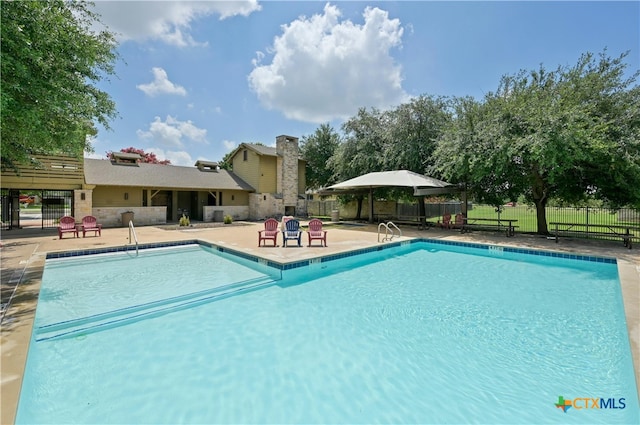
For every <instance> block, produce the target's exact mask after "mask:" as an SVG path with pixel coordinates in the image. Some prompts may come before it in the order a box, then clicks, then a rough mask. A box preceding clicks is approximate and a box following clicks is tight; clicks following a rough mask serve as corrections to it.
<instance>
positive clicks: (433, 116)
mask: <svg viewBox="0 0 640 425" xmlns="http://www.w3.org/2000/svg"><path fill="white" fill-rule="evenodd" d="M448 107H449V106H448V101H447V100H446V99H445V98H442V97H432V96H426V95H422V96H419V97H417V98H414V99H412V100H411V101H410V102H409V103H405V104H402V105H400V106H399V107H397V108H396V109H394V110H390V111H388V112H386V115H387V118H386V120H385V121H386V123H387V126H388V132H387V136H386V138H387V141H386V143H385V144H386V148H385V150H384V169H385V170H409V171H413V172H415V173H420V174H425V173H426V172H427V170H429V169H430V168H431V166H432V165H433V159H432V155H433V151H434V150H435V149H436V146H437V145H438V140H439V139H440V137H441V135H442V132H443V131H444V128H445V127H446V126H447V125H448V123H449V122H450V121H451V114H450V113H449V111H448Z"/></svg>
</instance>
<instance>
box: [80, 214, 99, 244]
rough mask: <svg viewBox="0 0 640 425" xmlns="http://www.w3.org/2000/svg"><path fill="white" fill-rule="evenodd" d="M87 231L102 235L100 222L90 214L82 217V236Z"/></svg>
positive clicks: (85, 234)
mask: <svg viewBox="0 0 640 425" xmlns="http://www.w3.org/2000/svg"><path fill="white" fill-rule="evenodd" d="M87 232H93V235H94V236H102V224H98V220H96V218H95V217H94V216H92V215H87V216H85V217H83V218H82V237H83V238H84V237H85V236H87Z"/></svg>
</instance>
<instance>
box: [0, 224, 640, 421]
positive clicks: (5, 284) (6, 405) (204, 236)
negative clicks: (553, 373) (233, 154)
mask: <svg viewBox="0 0 640 425" xmlns="http://www.w3.org/2000/svg"><path fill="white" fill-rule="evenodd" d="M302 224H303V225H305V224H306V222H302ZM208 225H209V226H213V225H214V224H213V223H210V224H208ZM263 227H264V226H263V225H262V223H249V222H236V223H233V224H231V225H223V224H217V223H216V224H215V227H190V228H179V227H177V226H162V227H154V226H147V227H139V228H136V234H137V238H138V241H139V242H140V243H141V244H142V243H153V242H168V241H182V240H190V239H199V240H202V241H206V242H210V243H213V244H216V245H220V246H226V247H229V248H234V249H236V250H241V251H244V252H247V253H250V254H253V255H256V256H259V257H262V258H265V259H268V260H272V261H276V262H280V263H288V262H291V261H297V260H301V259H307V258H316V257H320V256H324V255H330V254H335V253H340V252H346V251H351V250H354V249H359V248H366V247H370V246H375V245H378V241H377V238H378V235H377V226H374V225H363V224H356V223H353V224H352V225H349V224H346V223H343V224H340V225H330V226H328V227H327V230H328V232H329V233H328V238H327V242H328V247H326V248H325V247H320V246H313V247H307V246H306V245H307V243H306V234H303V239H302V241H303V247H296V246H288V247H286V248H285V247H282V238H281V237H279V239H278V240H279V242H280V244H279V245H280V246H277V247H260V248H259V247H258V246H257V242H258V238H257V235H258V230H260V229H262V228H263ZM401 227H402V230H403V234H404V235H403V239H405V240H407V239H410V238H415V237H424V238H431V239H445V240H455V241H466V242H477V243H487V244H492V245H502V246H514V247H520V248H530V249H542V250H550V251H562V252H570V253H579V254H586V255H593V256H606V257H615V258H617V259H618V270H619V274H620V279H621V286H622V292H623V297H624V304H625V314H626V316H627V326H628V330H629V335H630V339H631V345H632V354H633V360H634V364H635V374H636V384H640V373H639V371H640V249H635V250H628V249H626V248H625V247H623V246H622V243H621V242H620V243H617V242H604V241H602V242H596V241H593V242H592V241H577V240H571V239H562V240H561V241H560V243H558V244H556V243H555V242H554V241H553V240H548V239H546V238H544V237H539V236H528V235H516V236H515V237H513V238H506V237H505V236H504V235H503V234H495V233H484V232H474V233H471V234H465V235H461V234H460V233H459V232H457V231H453V230H438V229H430V230H416V229H415V228H412V227H406V226H401ZM80 236H82V234H80ZM400 240H402V239H400ZM1 243H2V248H1V249H0V254H1V256H2V303H3V312H4V320H3V322H2V329H1V334H0V351H1V353H0V354H1V358H0V360H1V362H2V363H1V364H2V381H1V387H0V391H1V393H2V404H1V411H0V423H2V424H11V423H13V422H14V418H15V412H16V407H17V401H18V396H19V392H20V385H21V381H22V373H23V370H24V366H25V360H26V353H27V349H28V344H29V340H30V336H31V329H32V325H33V316H34V313H35V307H36V303H37V298H38V292H39V288H40V282H41V278H42V272H43V269H44V263H45V257H46V254H47V253H48V252H60V251H73V250H81V249H95V248H103V247H111V246H123V245H126V244H128V243H129V229H128V228H107V229H103V231H102V236H101V237H93V236H87V237H86V238H82V237H80V238H73V237H71V236H70V235H68V234H66V235H64V238H63V239H62V240H60V239H59V238H58V235H57V232H56V231H55V229H54V230H41V229H38V228H25V229H20V230H12V231H5V232H3V233H2V242H1ZM316 243H317V242H316ZM9 301H10V302H9ZM7 304H8V308H6V311H4V308H5V307H7ZM638 392H639V393H640V390H639V391H638Z"/></svg>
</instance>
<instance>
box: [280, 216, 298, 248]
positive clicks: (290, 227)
mask: <svg viewBox="0 0 640 425" xmlns="http://www.w3.org/2000/svg"><path fill="white" fill-rule="evenodd" d="M284 225H285V229H284V230H283V231H282V239H283V242H282V245H283V246H287V241H288V240H291V239H293V240H297V241H298V246H302V245H301V244H300V238H301V237H302V231H301V230H300V222H299V221H298V220H295V219H291V220H287V222H286V223H285V224H284Z"/></svg>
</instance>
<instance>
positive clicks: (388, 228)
mask: <svg viewBox="0 0 640 425" xmlns="http://www.w3.org/2000/svg"><path fill="white" fill-rule="evenodd" d="M382 227H384V238H382V241H381V240H380V233H381V232H380V228H382ZM394 229H395V230H397V231H398V235H396V233H395V230H394ZM396 236H399V237H402V230H400V228H399V227H398V226H396V225H395V224H394V223H393V221H388V222H386V223H380V224H378V242H387V241H390V240H392V239H393V238H394V237H396Z"/></svg>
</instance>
